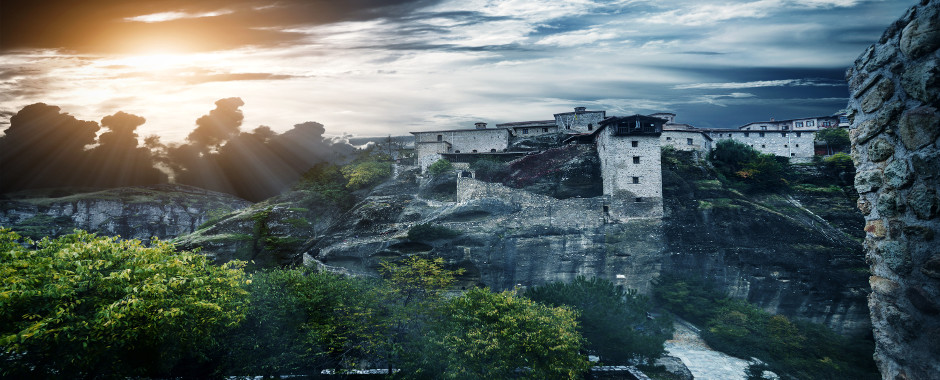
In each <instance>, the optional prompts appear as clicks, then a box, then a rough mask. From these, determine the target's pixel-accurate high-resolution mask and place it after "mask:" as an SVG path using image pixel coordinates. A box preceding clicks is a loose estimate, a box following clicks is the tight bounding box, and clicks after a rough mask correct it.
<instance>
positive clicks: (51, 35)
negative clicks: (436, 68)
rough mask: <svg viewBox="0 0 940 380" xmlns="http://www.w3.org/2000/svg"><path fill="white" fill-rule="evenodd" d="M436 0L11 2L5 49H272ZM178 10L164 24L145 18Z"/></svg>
mask: <svg viewBox="0 0 940 380" xmlns="http://www.w3.org/2000/svg"><path fill="white" fill-rule="evenodd" d="M433 2H434V1H433V0H394V1H388V0H347V1H331V0H319V1H309V0H277V1H256V0H235V1H228V0H198V1H192V0H159V1H158V0H146V1H133V2H129V1H125V0H89V1H80V2H79V1H72V0H49V1H35V0H4V1H3V2H0V49H2V50H3V51H10V50H17V49H29V48H63V49H66V50H74V51H87V52H96V53H100V52H119V51H126V50H128V49H133V48H136V47H140V46H141V45H146V44H176V45H178V46H177V47H178V48H181V49H185V50H191V51H204V50H218V49H229V48H236V47H241V46H249V45H254V46H271V45H276V44H281V43H287V42H294V41H297V40H298V39H299V38H301V37H302V35H300V34H298V33H292V32H289V31H285V30H284V28H288V27H298V26H309V25H323V24H329V23H334V22H339V21H352V20H369V19H377V18H385V17H400V16H401V15H404V14H407V13H409V12H410V11H411V10H413V9H415V8H416V7H422V6H425V5H427V4H431V3H433ZM168 12H175V14H177V15H179V17H170V19H169V20H167V21H163V22H144V21H146V19H142V18H140V17H141V16H146V15H155V14H168Z"/></svg>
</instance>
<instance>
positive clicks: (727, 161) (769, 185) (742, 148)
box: [710, 140, 790, 191]
mask: <svg viewBox="0 0 940 380" xmlns="http://www.w3.org/2000/svg"><path fill="white" fill-rule="evenodd" d="M710 158H711V161H712V164H713V165H715V168H716V169H718V171H719V174H721V176H719V178H726V179H727V178H733V179H734V180H735V181H736V183H737V184H738V185H739V186H741V187H743V188H744V190H747V191H773V190H778V189H783V188H786V187H788V183H787V181H786V180H785V179H784V178H783V177H784V175H785V174H786V171H787V168H788V166H789V163H790V160H789V159H788V158H786V157H777V156H776V155H773V154H763V153H761V152H759V151H758V150H756V149H754V148H752V147H751V146H749V145H747V144H744V143H740V142H737V141H734V140H721V141H718V143H716V144H715V149H714V150H712V152H711V155H710Z"/></svg>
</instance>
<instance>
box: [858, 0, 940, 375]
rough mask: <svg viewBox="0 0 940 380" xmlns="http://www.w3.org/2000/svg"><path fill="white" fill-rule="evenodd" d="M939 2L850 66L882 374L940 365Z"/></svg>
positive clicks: (939, 369)
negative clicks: (939, 244)
mask: <svg viewBox="0 0 940 380" xmlns="http://www.w3.org/2000/svg"><path fill="white" fill-rule="evenodd" d="M938 48H940V1H938V0H930V1H926V0H924V1H921V2H920V3H919V4H918V5H916V6H914V7H912V8H911V9H910V10H909V11H908V12H907V13H906V14H905V15H904V16H903V17H902V18H901V19H899V20H898V21H897V22H895V23H894V24H893V25H891V26H890V27H889V28H888V29H887V30H886V31H885V33H884V35H883V36H882V37H881V39H880V40H879V41H878V43H877V44H875V45H872V46H871V47H869V48H868V49H867V50H866V51H865V52H864V53H863V54H862V55H861V56H860V57H859V58H858V59H857V60H856V61H855V65H854V67H852V68H850V69H849V70H848V72H847V74H846V78H847V80H848V81H849V87H850V90H851V98H850V100H849V107H850V109H851V114H850V117H851V118H852V119H853V120H852V126H851V130H850V136H851V139H852V157H853V159H854V160H855V164H856V167H857V170H858V175H857V176H856V181H855V186H856V189H857V190H858V192H859V194H860V198H859V200H858V206H859V209H861V210H862V213H863V214H864V215H865V220H866V225H865V231H866V232H867V235H866V237H865V243H864V245H865V250H866V253H867V255H866V258H867V260H868V261H869V263H870V264H871V268H872V274H873V275H872V276H871V278H870V283H871V287H872V293H871V296H870V297H869V307H870V309H871V317H872V325H873V328H874V334H875V340H876V345H877V347H876V352H875V358H876V360H877V362H878V366H879V368H880V369H881V372H882V376H883V377H884V378H885V379H936V378H938V376H940V375H938V374H940V249H938V248H937V240H936V236H937V234H938V233H940V219H938V212H940V199H938V196H937V194H938V191H940V186H938V182H940V149H938V139H937V138H938V136H940V112H938V108H940V76H938V75H937V74H938V71H940V67H938V63H940V50H938Z"/></svg>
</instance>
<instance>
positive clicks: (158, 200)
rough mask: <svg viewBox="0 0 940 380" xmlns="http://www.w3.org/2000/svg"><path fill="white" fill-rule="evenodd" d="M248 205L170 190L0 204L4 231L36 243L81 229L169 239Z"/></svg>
mask: <svg viewBox="0 0 940 380" xmlns="http://www.w3.org/2000/svg"><path fill="white" fill-rule="evenodd" d="M249 205H251V203H250V202H248V201H246V200H244V199H241V198H237V197H235V196H232V195H229V194H224V193H217V192H214V191H208V190H204V189H200V188H196V187H192V186H183V185H169V184H166V185H155V186H140V187H125V188H117V189H109V190H100V191H80V190H72V191H70V190H68V189H52V190H31V191H29V192H21V193H11V194H5V195H4V199H0V225H3V226H7V227H10V228H12V229H13V230H14V231H16V232H18V233H20V234H22V235H24V236H29V237H32V238H41V237H43V236H56V235H60V234H64V233H70V232H72V230H73V229H76V228H77V229H83V230H87V231H91V232H97V233H100V234H102V235H120V236H122V237H124V238H134V239H143V240H148V239H150V238H151V237H154V236H155V237H158V238H161V239H167V238H173V237H176V236H179V235H184V234H188V233H190V232H193V231H195V230H196V229H197V228H198V227H199V226H200V225H202V224H203V223H206V222H207V221H209V220H210V219H212V218H213V217H220V216H222V215H225V214H228V213H230V212H232V211H234V210H238V209H241V208H244V207H248V206H249Z"/></svg>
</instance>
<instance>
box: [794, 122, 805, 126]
mask: <svg viewBox="0 0 940 380" xmlns="http://www.w3.org/2000/svg"><path fill="white" fill-rule="evenodd" d="M794 124H796V127H797V128H802V127H803V122H802V121H798V122H796V123H794Z"/></svg>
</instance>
